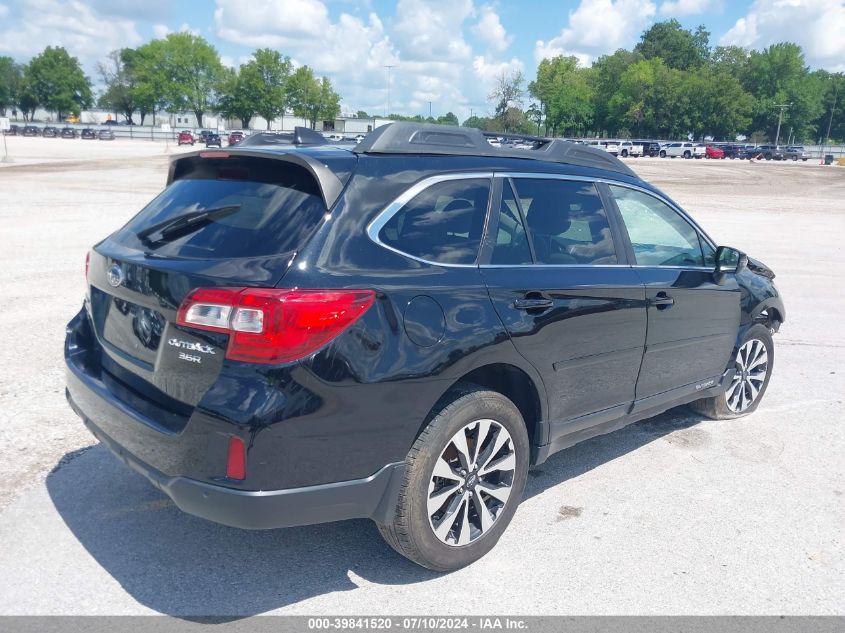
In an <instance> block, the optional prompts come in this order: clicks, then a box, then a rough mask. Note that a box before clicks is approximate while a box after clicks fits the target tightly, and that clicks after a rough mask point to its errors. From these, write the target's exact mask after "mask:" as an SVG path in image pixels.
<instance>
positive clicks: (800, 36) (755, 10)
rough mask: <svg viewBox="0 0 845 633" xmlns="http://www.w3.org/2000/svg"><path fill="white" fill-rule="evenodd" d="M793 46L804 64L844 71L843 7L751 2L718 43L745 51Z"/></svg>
mask: <svg viewBox="0 0 845 633" xmlns="http://www.w3.org/2000/svg"><path fill="white" fill-rule="evenodd" d="M786 41H788V42H795V43H796V44H800V45H801V47H802V48H803V49H804V55H805V58H806V60H807V63H808V64H810V65H811V66H815V67H822V68H825V69H827V70H832V71H843V70H845V3H843V2H842V0H755V1H754V3H753V4H752V5H751V7H750V8H749V10H748V13H747V14H746V15H745V16H744V17H742V18H739V19H738V20H737V21H736V24H734V26H733V27H732V28H731V29H730V30H729V31H728V32H727V33H725V34H724V35H723V36H722V38H721V39H720V40H719V43H720V44H733V45H737V46H745V47H748V48H762V47H765V46H769V45H770V44H775V43H778V42H786Z"/></svg>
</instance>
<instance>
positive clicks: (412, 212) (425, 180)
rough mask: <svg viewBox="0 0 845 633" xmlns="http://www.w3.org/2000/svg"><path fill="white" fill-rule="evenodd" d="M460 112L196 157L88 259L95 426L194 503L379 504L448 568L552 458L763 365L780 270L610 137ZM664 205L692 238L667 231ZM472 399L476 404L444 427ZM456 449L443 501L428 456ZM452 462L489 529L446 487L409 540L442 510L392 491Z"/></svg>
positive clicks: (77, 369) (78, 367)
mask: <svg viewBox="0 0 845 633" xmlns="http://www.w3.org/2000/svg"><path fill="white" fill-rule="evenodd" d="M449 130H450V131H448V132H446V131H445V130H444V128H442V127H440V126H426V125H412V124H405V123H394V124H392V125H391V126H385V127H383V128H379V129H377V130H376V131H375V132H373V133H371V134H370V135H368V137H367V138H366V139H365V141H363V142H362V143H361V144H359V145H358V146H356V147H355V148H354V149H353V148H349V149H345V148H338V147H328V146H325V145H320V144H318V143H317V142H316V141H315V143H314V145H312V146H311V147H304V145H303V144H301V143H299V144H297V143H289V144H288V145H283V144H279V145H276V146H270V147H262V146H244V145H246V144H243V145H241V146H238V147H237V148H232V149H231V150H229V149H227V150H225V151H224V152H217V151H215V152H207V151H205V150H202V151H198V152H191V153H188V154H183V155H180V156H179V157H177V158H175V159H174V160H173V162H172V163H171V167H170V173H169V176H168V186H167V189H166V190H165V192H166V193H164V194H162V195H161V196H159V197H158V198H156V200H154V201H153V202H151V203H150V205H149V206H148V207H147V208H146V209H144V210H143V211H141V213H139V214H138V215H137V216H136V217H135V218H133V219H132V220H131V221H130V222H129V223H128V224H127V225H126V226H125V227H123V228H122V229H120V230H118V231H117V232H115V233H114V234H112V235H111V236H109V237H107V238H106V239H105V240H103V241H102V242H100V243H99V244H97V245H96V246H95V247H94V248H93V250H92V251H91V252H90V261H89V262H87V264H86V278H87V284H88V286H87V287H88V290H87V295H86V298H85V302H84V306H83V308H82V310H81V311H80V312H79V313H78V314H77V315H76V316H75V317H74V318H73V320H72V321H71V322H70V323H69V324H68V328H67V339H66V343H65V358H66V365H67V397H68V400H69V402H70V404H71V406H72V407H73V409H74V410H75V411H76V412H77V413H78V414H79V415H80V416H81V417H82V419H83V420H84V422H85V424H86V425H87V426H88V428H89V429H90V430H91V431H92V433H93V434H94V435H95V436H96V437H97V438H99V439H100V440H101V441H102V442H103V443H104V444H106V445H107V446H108V447H109V448H111V449H112V450H113V451H114V452H115V453H116V454H117V455H118V456H119V457H120V458H121V459H122V460H123V461H124V462H126V463H127V464H128V465H129V466H130V467H132V468H134V469H135V470H137V471H139V472H141V473H142V474H144V475H145V476H146V477H147V478H148V479H150V480H151V481H152V482H153V483H154V484H155V485H156V486H157V487H159V488H160V489H161V490H163V491H164V492H165V493H166V494H168V495H169V496H170V497H171V498H172V499H173V500H174V501H175V503H176V504H177V505H178V506H179V507H180V508H182V509H183V510H185V511H187V512H190V513H193V514H196V515H199V516H202V517H205V518H208V519H211V520H213V521H218V522H220V523H224V524H227V525H232V526H237V527H243V528H254V529H260V528H274V527H281V526H292V525H300V524H307V523H316V522H322V521H332V520H339V519H346V518H352V517H369V518H372V519H374V520H376V521H377V522H378V523H379V524H380V526H381V528H382V532H383V533H384V534H385V537H386V538H387V540H388V542H389V543H390V544H391V545H392V546H393V547H394V548H396V549H397V550H399V551H400V552H402V553H403V554H404V555H406V556H408V557H410V558H412V559H413V560H416V561H417V562H419V563H421V564H423V565H426V566H428V567H431V568H433V569H453V568H455V567H459V566H462V565H465V564H468V563H469V562H472V561H473V560H475V559H477V558H478V557H479V556H481V555H483V554H484V553H485V552H486V551H487V550H489V549H490V548H491V547H492V546H493V544H495V541H496V539H497V538H498V534H500V532H501V530H503V529H504V527H505V526H506V525H507V522H508V520H509V519H510V516H511V515H512V513H513V512H514V511H515V507H516V504H517V503H518V494H519V493H520V492H521V486H522V485H524V481H525V472H526V469H527V468H528V464H529V462H530V464H539V463H542V462H543V461H544V460H545V459H546V458H547V457H548V456H549V455H550V454H551V453H554V452H556V451H559V450H561V449H563V448H566V447H568V446H571V445H573V444H575V443H577V442H579V441H581V440H584V439H586V438H589V437H592V436H594V435H598V434H602V433H608V432H610V431H613V430H615V429H618V428H620V427H622V426H624V425H626V424H629V423H631V422H633V421H635V420H639V419H642V418H644V417H649V416H652V415H655V414H656V413H659V412H661V411H664V410H666V409H668V408H670V407H674V406H677V405H679V404H683V403H687V402H693V401H696V402H710V403H711V404H712V403H713V402H715V401H716V400H717V399H719V398H721V399H722V400H726V396H725V393H726V390H727V389H736V387H735V385H736V384H739V382H738V381H740V378H741V379H742V380H745V373H742V376H740V373H739V369H738V368H739V364H738V361H735V360H734V359H735V358H737V355H738V354H739V355H740V356H741V353H740V352H738V351H737V350H738V349H740V350H741V349H744V347H741V346H745V345H747V344H748V343H747V342H746V341H747V340H749V339H748V337H749V333H754V335H755V336H757V337H758V338H760V337H762V338H765V337H766V336H769V331H770V330H771V331H774V330H776V329H777V328H778V327H779V325H780V323H781V322H782V321H783V320H784V316H785V312H784V307H783V303H782V301H781V298H780V296H779V294H778V292H777V290H776V288H775V287H774V285H773V283H772V281H771V279H772V277H773V276H774V275H773V274H772V273H771V271H769V269H767V268H766V267H765V266H763V265H762V264H760V263H759V262H756V261H754V260H750V261H749V263H748V264H747V265H746V264H745V261H746V260H745V259H744V256H742V255H741V254H739V253H738V252H736V251H733V250H731V249H726V248H719V249H717V248H716V244H715V242H713V240H711V239H710V238H709V237H708V236H707V235H706V234H705V233H704V232H703V231H702V230H701V229H700V228H699V227H698V226H697V225H696V224H695V223H694V222H693V221H692V220H691V219H690V218H689V216H687V215H686V214H685V213H684V212H683V211H682V210H680V208H679V207H678V206H677V205H675V204H674V203H673V202H672V201H671V200H670V199H669V198H668V197H666V196H665V195H664V194H662V193H661V192H660V191H658V190H657V189H655V188H654V187H652V186H651V185H649V184H648V183H646V182H644V181H642V180H641V179H639V178H638V177H637V176H636V175H635V174H634V173H633V172H632V171H631V170H630V169H629V168H627V167H626V166H625V165H624V164H622V163H621V162H620V161H619V160H617V159H616V158H613V157H611V156H609V155H608V154H607V153H606V152H603V151H601V150H596V149H592V148H588V147H584V146H581V145H574V144H571V143H565V142H561V141H547V142H545V143H544V144H542V145H541V144H539V143H538V145H541V146H540V147H539V148H538V149H536V150H515V149H511V150H503V149H498V148H494V147H492V146H490V145H489V143H487V140H486V139H485V138H484V137H483V136H482V134H481V132H479V131H477V130H468V129H465V128H450V129H449ZM306 132H307V131H306ZM306 132H302V134H303V135H305V136H306V137H307V136H308V135H307V134H306ZM299 133H300V132H299V131H298V132H297V134H299ZM485 146H486V147H485ZM561 199H565V200H567V204H566V205H565V206H561V203H560V200H561ZM644 209H646V210H650V211H644ZM642 213H646V215H649V214H650V213H651V214H657V215H659V216H660V217H663V218H665V219H664V220H663V222H665V224H666V230H668V231H671V230H676V231H678V234H679V236H681V237H679V238H678V240H684V244H688V246H677V245H676V246H671V245H665V244H663V243H662V242H661V243H660V244H652V243H651V242H650V241H649V240H650V239H651V238H650V237H649V236H648V235H647V230H646V229H644V228H643V226H645V225H643V224H642V223H641V222H640V219H638V218H639V217H640V214H642ZM561 214H562V215H561ZM626 221H627V222H629V225H625V222H626ZM649 221H651V220H649ZM632 222H633V223H634V224H630V223H632ZM526 226H528V227H529V231H526V230H525V227H526ZM626 226H631V228H626ZM760 332H763V333H762V334H761V333H760ZM754 340H755V341H756V340H757V339H754ZM767 344H768V343H767ZM767 367H768V365H767ZM742 371H743V372H745V370H744V369H743V370H742ZM742 384H743V385H744V384H745V383H742ZM742 388H743V390H744V389H745V387H744V386H743V387H742ZM764 388H765V387H764ZM743 394H745V391H743ZM755 397H756V396H755ZM752 400H753V399H752ZM720 402H721V401H720ZM708 406H710V405H708ZM722 406H723V405H722ZM751 406H752V405H751V403H749V405H748V407H751ZM753 406H756V401H755V402H754V404H753ZM462 407H463V408H462ZM467 407H469V408H467ZM472 407H482V409H483V410H484V411H487V413H484V414H481V413H477V412H476V413H473V415H474V416H476V418H477V417H478V416H481V418H482V419H481V421H478V422H470V425H469V426H467V427H465V428H464V430H463V431H458V433H457V434H456V435H455V437H454V438H453V440H452V443H449V442H448V436H447V437H446V440H444V441H445V442H446V444H444V445H442V446H441V445H440V444H437V442H439V441H440V440H435V438H437V437H439V435H438V434H439V433H441V431H442V429H441V428H440V426H439V425H442V424H445V423H446V422H444V421H443V420H446V421H447V422H448V421H449V420H452V421H455V420H458V419H459V418H460V416H461V415H469V413H467V411H478V410H477V409H473V408H472ZM485 407H486V408H485ZM497 407H498V408H497ZM723 408H724V406H723ZM747 410H750V409H747V408H746V409H744V411H746V412H747ZM497 411H498V412H499V413H497ZM717 413H718V411H717ZM500 414H501V415H500ZM737 415H739V413H737ZM485 416H487V417H485ZM488 417H489V419H487V418H488ZM471 419H472V418H471ZM514 420H516V422H514ZM449 423H451V422H449ZM454 423H455V424H457V423H458V422H454ZM482 423H483V424H482ZM473 425H475V426H473ZM494 425H496V426H495V428H494ZM467 429H475V430H474V431H472V430H470V431H468V430H467ZM504 429H507V432H505V430H504ZM444 432H445V431H444ZM449 433H451V431H449ZM460 433H463V434H464V435H463V438H464V439H463V441H459V440H458V439H457V438H459V436H460ZM472 433H475V435H474V436H473V435H472ZM468 434H469V435H468ZM447 435H448V434H447ZM473 437H474V438H475V439H472V438H473ZM467 438H469V439H467ZM502 438H504V439H502ZM431 442H434V445H435V448H434V449H432V450H434V452H431V451H428V452H426V450H424V447H425V446H427V445H428V444H427V443H431ZM467 442H468V444H467ZM463 444H467V445H466V446H463V448H461V445H463ZM443 446H445V448H443ZM467 446H469V448H467ZM420 447H423V448H420ZM441 450H442V451H443V453H442V454H441V457H440V461H437V462H436V463H434V466H433V468H434V469H435V470H434V474H433V475H432V474H431V472H430V471H429V473H428V475H425V477H431V481H432V484H431V485H432V490H435V488H436V490H435V492H433V493H431V494H432V496H429V492H430V490H429V488H428V485H429V484H428V479H424V480H423V479H420V480H419V481H421V482H422V483H419V486H421V488H419V489H417V488H414V486H417V485H418V484H415V483H414V482H416V481H417V479H416V477H417V475H416V474H414V473H416V472H417V469H418V468H421V466H419V464H420V463H422V462H420V460H424V459H429V457H425V455H430V459H431V460H436V459H437V455H438V454H440V451H441ZM421 451H422V452H421ZM450 451H451V452H450ZM455 451H457V453H458V457H455ZM461 451H464V452H466V454H470V453H472V454H473V455H474V457H473V458H472V459H471V460H469V461H472V462H473V463H472V464H470V463H467V464H465V466H466V468H465V469H464V468H460V470H461V474H460V475H459V474H458V469H459V462H458V461H456V460H458V459H459V458H460V460H463V457H461V456H463V455H464V454H465V453H464V452H461ZM467 451H468V452H467ZM447 460H451V461H447ZM473 460H474V461H473ZM441 462H443V463H441ZM494 462H495V464H498V466H495V465H494ZM426 463H429V462H426ZM444 463H445V464H447V466H445V467H444V466H443V464H444ZM461 463H462V462H461ZM485 464H486V465H485ZM511 466H512V468H511V470H508V471H505V470H504V469H505V468H506V467H511ZM426 467H427V468H429V469H430V468H431V467H432V466H426ZM444 468H445V470H443V469H444ZM495 468H498V469H499V470H495V473H494V474H492V475H491V473H493V472H494V471H493V470H490V469H495ZM438 469H441V470H440V471H438ZM441 471H442V472H441ZM438 473H439V474H438ZM457 477H461V478H463V479H461V480H460V481H461V482H462V483H460V485H461V486H462V487H461V488H460V491H461V494H462V495H465V496H463V497H461V498H460V499H459V500H458V501H455V502H454V503H458V502H460V503H461V504H465V505H466V508H467V510H466V511H465V512H466V513H465V517H466V520H465V522H464V524H463V525H465V526H469V525H470V523H472V525H473V526H474V525H475V523H478V526H477V527H462V526H458V527H456V526H457V524H455V525H452V526H451V528H450V526H449V525H446V527H445V528H444V527H443V524H444V523H443V522H444V521H446V520H447V519H446V518H445V517H446V515H445V513H446V512H447V511H451V512H454V511H455V510H454V509H452V510H449V508H453V506H454V504H453V502H452V501H447V502H446V505H445V506H443V507H441V508H439V509H436V510H435V513H434V514H432V515H430V516H429V518H428V521H429V522H430V524H431V528H432V529H433V530H435V532H434V534H436V538H439V539H440V541H442V543H441V542H440V541H438V542H437V543H433V542H432V541H431V539H432V538H435V537H434V536H432V534H428V535H427V536H426V535H423V536H421V537H420V539H422V540H420V541H419V545H418V546H417V545H414V546H413V547H412V546H411V545H410V544H408V542H407V541H406V534H407V532H408V530H410V529H411V528H410V527H408V528H407V529H405V528H403V529H399V528H398V527H397V525H399V524H398V523H397V521H400V519H399V518H398V517H400V515H401V517H405V516H408V517H411V518H409V519H408V520H409V521H410V520H412V519H413V517H414V516H417V515H415V514H414V512H416V513H419V512H420V511H421V510H419V508H417V509H411V510H408V512H409V514H407V515H406V514H405V513H404V512H399V510H397V508H399V507H404V506H402V504H406V503H423V504H424V503H429V504H431V503H432V499H434V497H435V496H437V495H447V493H448V494H449V495H452V494H455V495H456V494H458V493H457V492H456V491H457V489H458V485H459V483H458V482H457V479H456V478H457ZM490 477H495V481H491V480H490V479H489V478H490ZM484 478H487V479H484ZM450 479H455V480H456V481H455V483H454V485H453V484H448V486H447V484H446V483H444V482H447V481H448V480H450ZM482 480H483V481H482ZM435 481H436V482H437V486H435V484H434V482H435ZM442 486H446V488H443V487H442ZM464 487H465V488H464ZM506 488H507V489H508V494H510V490H511V489H513V490H514V497H513V498H514V499H515V501H514V502H513V503H510V504H509V505H506V503H507V502H506V501H501V503H500V502H499V501H498V499H499V497H504V496H505V495H504V492H503V491H504V490H505V489H506ZM465 489H466V492H464V490H465ZM470 491H472V492H470ZM471 494H472V495H477V497H478V499H475V497H471V496H470V495H471ZM497 495H498V496H497ZM444 498H445V496H444ZM451 498H452V497H450V499H451ZM421 499H428V501H427V502H424V501H421ZM439 499H440V497H437V500H438V501H439ZM471 502H472V503H482V502H483V503H484V504H489V508H488V506H487V505H485V508H486V509H485V510H484V511H482V509H481V506H475V507H476V508H477V511H473V510H470V509H469V507H470V505H469V504H470V503H471ZM397 504H398V505H397ZM415 507H416V506H415ZM423 507H424V506H423ZM454 507H455V508H456V507H458V506H454ZM460 507H461V508H464V507H465V506H464V505H461V506H460ZM462 511H463V510H462ZM488 512H489V514H488ZM482 515H484V516H482ZM449 516H450V517H451V516H452V515H451V514H450V515H449ZM401 520H405V519H401ZM420 520H421V521H423V523H422V524H421V525H423V526H424V525H425V520H424V519H420ZM485 521H486V522H487V523H486V524H485ZM494 521H495V522H494ZM435 523H437V525H438V526H439V527H437V528H435ZM485 525H486V527H485ZM491 525H492V526H493V527H491ZM487 528H489V530H488V531H487V532H485V529H487ZM414 529H417V528H414ZM419 529H421V530H427V529H428V528H426V527H420V528H419ZM486 534H490V535H491V536H490V537H489V538H487V539H486V540H485V538H483V537H484V535H486ZM426 539H428V540H426ZM435 540H436V539H435ZM453 541H454V542H453ZM462 545H465V547H462ZM438 548H440V549H438ZM444 548H445V549H444Z"/></svg>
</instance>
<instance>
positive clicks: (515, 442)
mask: <svg viewBox="0 0 845 633" xmlns="http://www.w3.org/2000/svg"><path fill="white" fill-rule="evenodd" d="M528 454H529V451H528V433H527V432H526V429H525V422H524V421H523V419H522V415H521V414H520V413H519V410H518V409H517V408H516V406H515V405H514V404H513V402H511V401H510V400H509V399H507V398H506V397H504V396H503V395H501V394H500V393H497V392H494V391H486V390H483V389H481V388H480V387H474V386H470V385H467V386H465V387H463V388H461V389H460V390H459V391H458V392H457V393H456V397H455V399H454V400H453V401H452V402H451V403H450V404H448V405H447V406H445V407H444V408H443V409H442V410H441V411H440V412H439V413H438V414H437V415H436V416H435V417H434V418H433V419H432V420H431V422H430V423H429V424H428V426H427V427H426V428H425V430H423V432H422V433H421V434H420V436H419V437H418V438H417V441H416V442H414V445H413V446H412V447H411V450H410V452H409V453H408V457H407V458H406V460H405V481H404V482H403V484H402V488H401V490H400V493H399V500H398V502H397V504H396V508H395V512H394V516H393V520H392V522H391V523H389V524H387V525H382V524H379V526H378V528H379V532H381V535H382V536H383V537H384V539H385V540H386V541H387V542H388V544H390V546H391V547H393V549H395V550H396V551H397V552H399V553H400V554H402V555H403V556H405V557H407V558H409V559H410V560H412V561H414V562H415V563H417V564H419V565H422V566H423V567H427V568H428V569H433V570H435V571H453V570H455V569H460V568H461V567H465V566H466V565H469V564H471V563H474V562H475V561H477V560H478V559H479V558H481V557H482V556H484V555H485V554H486V553H487V552H489V551H490V550H491V549H492V548H493V546H494V545H496V542H497V541H498V540H499V537H500V536H501V535H502V533H503V532H504V531H505V528H507V526H508V524H509V523H510V521H511V518H513V515H514V512H516V508H517V506H518V505H519V502H520V500H521V497H522V491H523V488H524V487H525V480H526V478H527V474H528Z"/></svg>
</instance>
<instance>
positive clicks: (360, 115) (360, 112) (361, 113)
mask: <svg viewBox="0 0 845 633" xmlns="http://www.w3.org/2000/svg"><path fill="white" fill-rule="evenodd" d="M355 118H356V119H372V118H373V117H371V116H370V115H369V114H367V113H366V112H365V111H364V110H358V112H356V113H355Z"/></svg>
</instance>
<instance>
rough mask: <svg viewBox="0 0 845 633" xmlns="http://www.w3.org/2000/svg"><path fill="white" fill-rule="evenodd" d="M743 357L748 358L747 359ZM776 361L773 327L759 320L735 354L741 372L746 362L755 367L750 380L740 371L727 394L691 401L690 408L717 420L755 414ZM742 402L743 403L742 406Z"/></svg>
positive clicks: (747, 333)
mask: <svg viewBox="0 0 845 633" xmlns="http://www.w3.org/2000/svg"><path fill="white" fill-rule="evenodd" d="M761 347H762V350H764V351H765V358H764V359H763V360H762V362H760V360H761V358H762V355H761ZM745 350H747V353H742V352H744V351H745ZM742 359H745V360H744V361H743V360H742ZM774 362H775V345H774V341H773V340H772V334H771V332H770V331H769V328H767V327H766V326H764V325H761V324H759V323H758V324H757V325H753V326H751V328H749V330H748V332H746V334H745V336H744V337H743V339H742V342H741V343H740V344H739V346H738V348H737V352H736V354H735V356H734V363H735V365H736V369H737V372H739V371H740V369H741V367H742V365H743V364H744V365H745V366H746V367H747V366H748V365H749V364H750V365H751V369H752V370H754V371H751V372H748V371H747V370H746V372H747V373H746V375H748V376H749V379H748V380H743V378H742V374H739V373H738V374H737V375H735V377H734V380H733V381H732V382H731V384H730V385H729V386H728V388H727V389H726V390H725V392H724V393H721V394H719V395H718V396H713V397H711V398H702V399H701V400H696V401H695V402H693V403H691V404H690V407H691V408H692V409H693V410H694V411H696V412H698V413H701V414H703V415H706V416H707V417H708V418H711V419H713V420H732V419H734V418H741V417H743V416H746V415H748V414H749V413H754V411H756V409H757V407H758V406H759V404H760V401H761V400H762V399H763V396H764V395H765V393H766V388H767V387H768V386H769V379H770V378H771V377H772V369H773V368H774ZM754 363H757V364H754ZM760 367H763V371H764V372H765V373H764V374H763V375H762V378H761V377H760V374H759V368H760ZM755 373H756V374H757V375H758V378H756V379H755V378H753V376H754V375H755ZM734 385H736V387H734ZM754 388H756V389H757V392H756V394H755V393H754ZM739 390H742V391H739ZM752 394H753V395H752ZM746 397H751V399H750V401H749V402H748V404H747V405H746V404H745V401H744V400H743V399H744V398H746ZM738 404H739V405H741V406H740V407H738V406H737V405H738Z"/></svg>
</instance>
